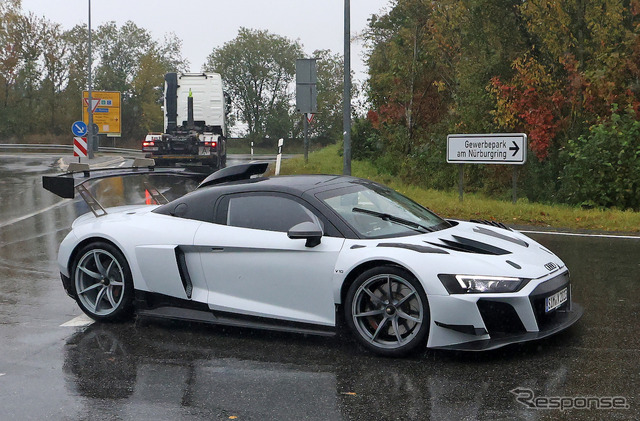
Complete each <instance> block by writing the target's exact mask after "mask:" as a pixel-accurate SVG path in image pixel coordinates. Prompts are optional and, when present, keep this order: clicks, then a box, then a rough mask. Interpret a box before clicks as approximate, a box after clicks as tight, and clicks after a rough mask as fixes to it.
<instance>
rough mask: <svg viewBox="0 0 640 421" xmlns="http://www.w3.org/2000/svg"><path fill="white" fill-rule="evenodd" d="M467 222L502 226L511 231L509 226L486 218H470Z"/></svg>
mask: <svg viewBox="0 0 640 421" xmlns="http://www.w3.org/2000/svg"><path fill="white" fill-rule="evenodd" d="M469 222H473V223H474V224H482V225H491V226H492V227H497V228H502V229H505V230H507V231H513V230H512V229H511V228H509V227H508V226H506V225H505V224H503V223H502V222H497V221H487V220H486V219H470V220H469Z"/></svg>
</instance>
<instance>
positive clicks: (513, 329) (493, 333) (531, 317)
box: [428, 271, 584, 351]
mask: <svg viewBox="0 0 640 421" xmlns="http://www.w3.org/2000/svg"><path fill="white" fill-rule="evenodd" d="M530 285H531V286H530V287H528V288H525V289H523V290H522V291H520V292H519V293H513V294H491V295H485V294H473V295H471V294H470V295H465V294H453V295H449V296H438V297H429V304H430V306H431V315H432V319H433V324H432V330H431V332H430V338H429V344H428V346H429V348H436V349H448V350H464V351H486V350H491V349H496V348H500V347H502V346H505V345H509V344H515V343H521V342H527V341H533V340H537V339H542V338H545V337H548V336H551V335H553V334H556V333H558V332H560V331H562V330H564V329H567V328H568V327H569V326H571V325H573V324H574V323H575V322H577V321H578V320H579V319H580V317H581V316H582V314H583V313H584V310H583V309H582V307H581V306H579V305H578V304H575V303H572V294H571V284H570V281H569V273H568V272H566V271H565V272H564V273H561V274H558V275H556V276H554V277H551V278H549V279H546V280H545V281H543V282H539V283H537V284H535V283H532V284H530ZM565 289H566V291H567V300H566V301H565V302H564V303H563V304H561V305H559V306H557V308H555V309H553V308H552V309H550V310H549V311H547V310H546V309H545V303H546V302H547V301H546V300H547V298H549V297H551V296H554V295H557V294H558V293H559V292H560V291H563V290H565Z"/></svg>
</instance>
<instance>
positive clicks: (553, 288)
mask: <svg viewBox="0 0 640 421" xmlns="http://www.w3.org/2000/svg"><path fill="white" fill-rule="evenodd" d="M564 288H567V301H565V302H564V303H563V304H562V305H561V306H560V307H558V308H556V309H555V310H552V311H550V312H549V313H547V312H545V301H546V299H547V297H549V296H551V295H553V294H555V293H557V292H559V291H561V290H563V289H564ZM529 300H530V301H531V306H532V307H533V313H534V314H535V316H536V321H537V322H538V329H539V330H541V331H542V330H546V329H549V328H551V327H553V326H554V325H556V324H557V323H558V322H560V321H561V319H564V318H566V312H567V311H568V310H570V308H571V283H570V281H569V272H565V273H563V274H561V275H559V276H556V277H555V278H552V279H549V280H548V281H546V282H543V283H541V284H540V285H538V286H537V287H536V289H534V290H533V292H532V293H531V294H530V295H529Z"/></svg>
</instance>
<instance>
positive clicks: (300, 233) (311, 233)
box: [287, 222, 324, 247]
mask: <svg viewBox="0 0 640 421" xmlns="http://www.w3.org/2000/svg"><path fill="white" fill-rule="evenodd" d="M323 234H324V233H323V232H322V227H321V226H320V225H319V224H318V223H317V222H301V223H299V224H298V225H296V226H294V227H292V228H291V229H290V230H289V232H287V236H288V237H289V238H291V239H292V240H297V239H305V240H307V242H306V243H305V247H315V246H317V245H318V244H320V240H321V239H322V235H323Z"/></svg>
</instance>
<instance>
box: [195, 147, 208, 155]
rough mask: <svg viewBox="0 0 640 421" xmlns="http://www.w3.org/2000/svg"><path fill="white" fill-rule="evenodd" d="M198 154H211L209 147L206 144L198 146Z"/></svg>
mask: <svg viewBox="0 0 640 421" xmlns="http://www.w3.org/2000/svg"><path fill="white" fill-rule="evenodd" d="M198 155H211V148H210V147H208V146H199V147H198Z"/></svg>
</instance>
